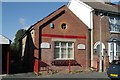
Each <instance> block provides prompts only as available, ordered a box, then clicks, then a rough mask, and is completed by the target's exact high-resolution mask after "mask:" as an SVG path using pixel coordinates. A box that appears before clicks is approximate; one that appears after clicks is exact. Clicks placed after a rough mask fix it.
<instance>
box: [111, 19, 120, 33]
mask: <svg viewBox="0 0 120 80" xmlns="http://www.w3.org/2000/svg"><path fill="white" fill-rule="evenodd" d="M109 29H110V31H111V32H120V18H119V17H110V18H109Z"/></svg>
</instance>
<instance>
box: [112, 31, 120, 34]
mask: <svg viewBox="0 0 120 80" xmlns="http://www.w3.org/2000/svg"><path fill="white" fill-rule="evenodd" d="M110 33H115V34H120V32H117V31H110Z"/></svg>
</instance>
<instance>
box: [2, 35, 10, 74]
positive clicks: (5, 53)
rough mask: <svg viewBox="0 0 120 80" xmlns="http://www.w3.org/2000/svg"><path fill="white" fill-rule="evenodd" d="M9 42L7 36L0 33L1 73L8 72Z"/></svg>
mask: <svg viewBox="0 0 120 80" xmlns="http://www.w3.org/2000/svg"><path fill="white" fill-rule="evenodd" d="M10 44H11V40H10V39H8V38H7V37H5V36H3V35H0V49H1V50H0V51H1V54H0V65H2V66H1V67H0V69H2V70H0V71H1V72H0V73H1V74H8V73H9V68H10V66H9V59H10V58H9V54H10Z"/></svg>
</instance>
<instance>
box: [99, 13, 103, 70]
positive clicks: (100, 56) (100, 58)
mask: <svg viewBox="0 0 120 80" xmlns="http://www.w3.org/2000/svg"><path fill="white" fill-rule="evenodd" d="M103 17H104V15H103V14H100V54H99V72H102V66H103V65H102V26H101V24H102V23H101V20H102V18H103Z"/></svg>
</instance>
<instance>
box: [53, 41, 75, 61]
mask: <svg viewBox="0 0 120 80" xmlns="http://www.w3.org/2000/svg"><path fill="white" fill-rule="evenodd" d="M55 42H59V46H55ZM62 42H65V41H54V51H55V48H59V49H60V51H59V58H55V52H54V60H74V55H75V54H74V42H69V41H68V42H67V41H66V42H65V43H66V46H65V47H62V46H61V43H62ZM68 43H72V47H71V48H72V49H73V57H72V58H68V49H69V48H70V47H69V46H68ZM62 48H65V49H67V50H66V54H67V57H66V58H62V57H61V55H62V52H61V49H62Z"/></svg>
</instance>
